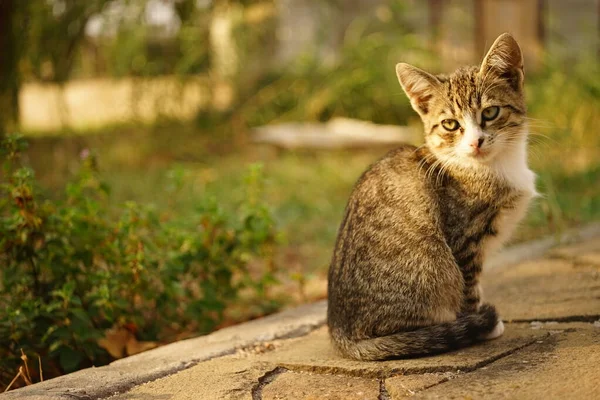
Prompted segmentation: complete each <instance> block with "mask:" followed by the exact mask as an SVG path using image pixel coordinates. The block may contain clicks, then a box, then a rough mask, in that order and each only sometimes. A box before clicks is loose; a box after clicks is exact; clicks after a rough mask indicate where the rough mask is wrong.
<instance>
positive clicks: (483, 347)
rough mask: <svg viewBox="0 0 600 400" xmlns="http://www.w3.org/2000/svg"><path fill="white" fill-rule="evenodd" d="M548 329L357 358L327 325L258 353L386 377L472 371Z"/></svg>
mask: <svg viewBox="0 0 600 400" xmlns="http://www.w3.org/2000/svg"><path fill="white" fill-rule="evenodd" d="M547 334H548V332H547V331H545V330H542V329H532V327H531V326H530V324H511V325H510V326H507V329H506V333H505V334H504V336H502V337H501V338H499V339H497V340H492V341H489V342H485V343H481V344H479V345H475V346H472V347H467V348H465V349H461V350H459V351H455V352H451V353H446V354H441V355H438V356H432V357H423V358H415V359H410V360H393V361H379V362H370V361H354V360H348V359H345V358H342V357H341V356H340V355H339V354H337V353H336V352H335V350H334V349H333V347H332V346H331V343H330V340H329V334H328V331H327V327H323V328H320V329H318V330H316V331H315V332H313V333H311V334H309V335H307V336H305V337H302V338H299V339H293V340H289V341H287V343H285V345H283V346H281V347H280V348H279V349H278V350H277V351H274V352H270V353H265V354H262V355H259V356H257V359H258V360H259V361H261V362H267V363H270V364H274V365H278V366H282V367H285V368H288V369H290V370H293V371H303V372H313V373H323V374H342V375H349V376H360V377H365V378H366V377H368V378H385V377H389V376H392V375H396V374H417V373H423V372H447V371H455V370H461V371H470V370H473V369H475V368H477V367H479V366H482V365H485V364H487V363H489V362H492V361H493V360H495V359H497V358H499V357H502V355H503V354H506V353H510V352H513V351H515V350H517V349H519V348H522V347H524V346H527V345H528V344H531V343H533V342H534V341H536V340H538V339H540V338H542V337H544V336H545V335H547Z"/></svg>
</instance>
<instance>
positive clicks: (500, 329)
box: [483, 320, 504, 340]
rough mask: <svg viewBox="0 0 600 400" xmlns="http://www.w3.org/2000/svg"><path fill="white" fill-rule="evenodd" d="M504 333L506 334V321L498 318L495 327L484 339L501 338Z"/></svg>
mask: <svg viewBox="0 0 600 400" xmlns="http://www.w3.org/2000/svg"><path fill="white" fill-rule="evenodd" d="M502 334H504V323H503V322H502V320H498V322H497V323H496V326H495V327H494V329H493V330H492V331H491V332H490V333H488V334H487V335H485V336H484V337H483V339H484V340H492V339H496V338H499V337H500V336H502Z"/></svg>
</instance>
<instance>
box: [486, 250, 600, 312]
mask: <svg viewBox="0 0 600 400" xmlns="http://www.w3.org/2000/svg"><path fill="white" fill-rule="evenodd" d="M489 272H490V273H487V274H486V273H485V272H484V274H483V279H482V285H483V293H484V298H485V300H486V301H489V302H491V303H493V304H495V305H496V307H497V309H498V311H499V313H500V315H501V317H502V318H503V319H504V320H508V321H513V320H568V319H569V318H571V319H577V318H575V317H584V318H587V319H588V320H593V319H597V318H596V317H598V318H600V264H598V265H576V264H575V263H574V262H573V261H571V260H562V259H542V260H538V261H532V262H526V263H522V264H519V265H515V266H512V267H508V268H506V269H504V270H495V271H489ZM579 319H581V318H579Z"/></svg>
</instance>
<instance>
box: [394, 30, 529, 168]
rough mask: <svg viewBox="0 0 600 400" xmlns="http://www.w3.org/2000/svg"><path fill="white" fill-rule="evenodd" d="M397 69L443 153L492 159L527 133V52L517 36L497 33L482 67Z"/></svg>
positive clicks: (431, 140)
mask: <svg viewBox="0 0 600 400" xmlns="http://www.w3.org/2000/svg"><path fill="white" fill-rule="evenodd" d="M396 73H397V74H398V79H399V80H400V84H401V85H402V88H403V89H404V91H405V92H406V94H407V95H408V97H409V98H410V102H411V104H412V106H413V108H414V109H415V111H417V113H419V115H420V116H421V119H422V121H423V125H424V127H425V142H426V144H427V146H428V147H429V148H430V150H431V151H432V152H433V153H434V154H435V155H437V156H438V157H439V158H442V159H444V160H451V161H456V162H458V163H465V162H469V163H471V162H472V163H484V164H485V163H490V162H491V161H493V160H494V159H495V158H496V157H497V156H498V155H499V154H501V153H503V152H509V151H511V150H513V149H515V148H516V146H519V145H522V143H524V141H525V139H526V135H527V129H526V126H525V124H526V118H525V112H526V107H525V99H524V94H523V78H524V75H523V56H522V54H521V49H520V48H519V45H518V44H517V42H516V41H515V39H514V38H513V37H512V36H511V35H510V34H508V33H504V34H502V35H500V37H498V39H496V41H495V42H494V44H493V45H492V47H491V48H490V50H489V52H488V53H487V55H486V56H485V58H484V59H483V62H482V63H481V66H480V67H462V68H459V69H458V70H456V71H455V72H454V73H452V74H451V75H448V76H444V75H437V76H435V75H432V74H429V73H427V72H425V71H423V70H420V69H418V68H415V67H413V66H411V65H409V64H404V63H400V64H398V65H397V66H396Z"/></svg>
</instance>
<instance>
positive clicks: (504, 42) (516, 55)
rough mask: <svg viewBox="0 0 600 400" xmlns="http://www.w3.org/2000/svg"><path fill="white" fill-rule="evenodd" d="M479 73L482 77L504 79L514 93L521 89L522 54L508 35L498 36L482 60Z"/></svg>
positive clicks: (517, 45)
mask: <svg viewBox="0 0 600 400" xmlns="http://www.w3.org/2000/svg"><path fill="white" fill-rule="evenodd" d="M479 73H480V74H481V76H483V77H489V76H493V77H495V78H500V79H505V80H507V81H508V83H509V84H510V85H511V87H512V88H513V89H514V90H516V91H519V90H521V89H522V88H523V78H524V73H523V54H522V53H521V48H520V47H519V44H518V43H517V41H516V40H515V38H514V37H512V35H511V34H510V33H503V34H502V35H500V36H498V39H496V41H495V42H494V44H492V47H491V48H490V50H489V51H488V53H487V55H486V56H485V58H484V59H483V62H482V63H481V69H480V70H479Z"/></svg>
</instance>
